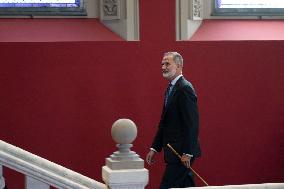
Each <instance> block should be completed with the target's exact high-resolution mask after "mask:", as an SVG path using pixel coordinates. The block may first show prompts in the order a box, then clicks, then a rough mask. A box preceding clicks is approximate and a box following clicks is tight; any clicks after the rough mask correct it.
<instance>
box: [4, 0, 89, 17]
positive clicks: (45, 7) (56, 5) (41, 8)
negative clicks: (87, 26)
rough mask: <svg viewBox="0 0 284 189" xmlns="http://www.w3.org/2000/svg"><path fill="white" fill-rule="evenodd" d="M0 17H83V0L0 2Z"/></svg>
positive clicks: (15, 0) (12, 0)
mask: <svg viewBox="0 0 284 189" xmlns="http://www.w3.org/2000/svg"><path fill="white" fill-rule="evenodd" d="M0 15H5V16H7V15H8V16H9V15H15V16H19V15H25V16H31V17H33V16H37V15H41V16H42V15H44V16H69V15H70V16H80V15H82V16H85V15H86V9H85V6H84V0H0Z"/></svg>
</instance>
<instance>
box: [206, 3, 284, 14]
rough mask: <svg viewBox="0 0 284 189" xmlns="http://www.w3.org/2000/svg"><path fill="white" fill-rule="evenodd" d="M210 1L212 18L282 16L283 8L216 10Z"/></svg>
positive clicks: (215, 5)
mask: <svg viewBox="0 0 284 189" xmlns="http://www.w3.org/2000/svg"><path fill="white" fill-rule="evenodd" d="M217 1H218V0H212V16H284V8H218V5H217Z"/></svg>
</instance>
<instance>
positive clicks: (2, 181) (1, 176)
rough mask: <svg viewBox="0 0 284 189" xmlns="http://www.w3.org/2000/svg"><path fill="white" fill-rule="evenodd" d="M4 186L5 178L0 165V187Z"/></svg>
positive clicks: (0, 188)
mask: <svg viewBox="0 0 284 189" xmlns="http://www.w3.org/2000/svg"><path fill="white" fill-rule="evenodd" d="M4 187H5V179H4V177H3V166H2V165H0V189H3V188H4Z"/></svg>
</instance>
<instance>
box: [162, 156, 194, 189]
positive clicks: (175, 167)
mask: <svg viewBox="0 0 284 189" xmlns="http://www.w3.org/2000/svg"><path fill="white" fill-rule="evenodd" d="M191 162H193V161H191ZM191 164H192V163H191ZM194 186H195V182H194V175H193V173H192V171H191V170H190V169H188V168H186V167H185V166H184V165H183V164H182V163H174V164H169V163H168V164H167V165H166V169H165V172H164V175H163V178H162V182H161V185H160V189H168V188H184V187H194Z"/></svg>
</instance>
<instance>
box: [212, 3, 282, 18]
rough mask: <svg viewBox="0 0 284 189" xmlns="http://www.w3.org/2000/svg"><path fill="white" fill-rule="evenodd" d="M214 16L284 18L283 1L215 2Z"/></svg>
mask: <svg viewBox="0 0 284 189" xmlns="http://www.w3.org/2000/svg"><path fill="white" fill-rule="evenodd" d="M213 7H214V10H213V15H228V16H274V15H276V16H278V15H280V16H282V15H284V1H283V0H215V1H214V6H213Z"/></svg>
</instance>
